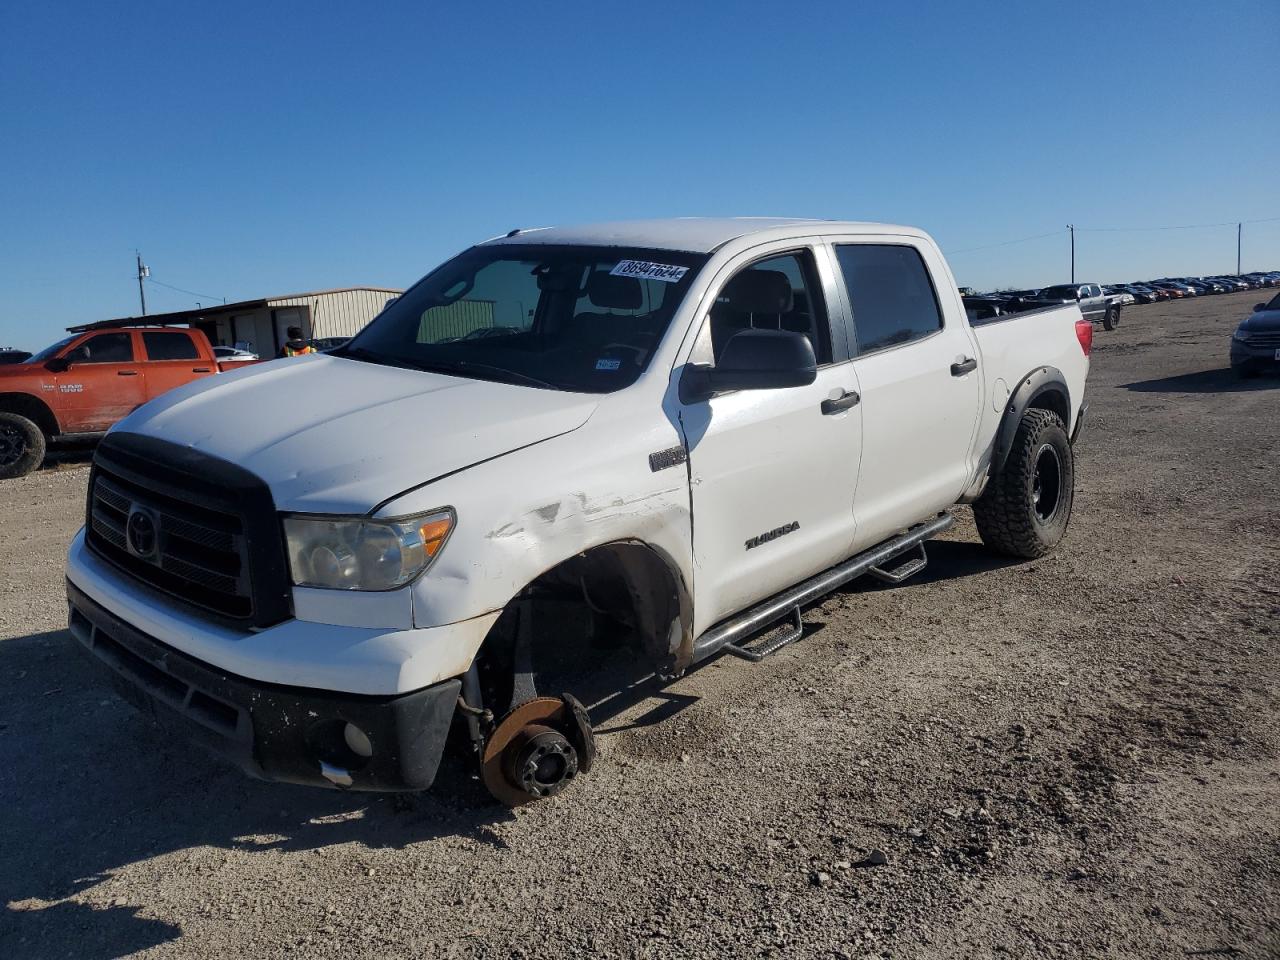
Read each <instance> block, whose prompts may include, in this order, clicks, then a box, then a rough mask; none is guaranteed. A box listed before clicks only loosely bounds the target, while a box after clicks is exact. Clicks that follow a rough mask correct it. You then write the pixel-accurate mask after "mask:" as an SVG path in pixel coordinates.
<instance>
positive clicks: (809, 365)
mask: <svg viewBox="0 0 1280 960" xmlns="http://www.w3.org/2000/svg"><path fill="white" fill-rule="evenodd" d="M817 376H818V362H817V360H816V359H815V358H814V355H813V345H812V344H811V343H810V342H809V338H808V337H806V336H805V335H804V334H802V333H794V332H792V331H790V330H742V331H739V332H738V333H735V334H734V335H733V336H732V337H731V338H730V339H729V342H728V343H726V344H725V345H724V350H723V351H721V354H720V359H719V360H717V361H716V365H715V366H714V367H711V366H707V365H704V364H693V365H690V366H687V367H685V371H684V374H683V376H682V377H681V380H680V398H681V400H683V401H685V402H690V401H694V400H700V399H706V398H707V397H710V396H711V395H713V394H716V393H720V392H721V391H724V390H779V389H783V388H786V387H804V386H808V385H809V384H811V383H813V381H814V380H815V379H817Z"/></svg>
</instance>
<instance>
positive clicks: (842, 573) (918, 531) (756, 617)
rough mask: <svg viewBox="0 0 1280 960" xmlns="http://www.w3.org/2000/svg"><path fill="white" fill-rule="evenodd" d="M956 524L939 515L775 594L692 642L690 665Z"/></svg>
mask: <svg viewBox="0 0 1280 960" xmlns="http://www.w3.org/2000/svg"><path fill="white" fill-rule="evenodd" d="M955 522H956V521H955V517H953V516H951V514H949V513H943V514H939V515H938V516H937V517H934V518H933V519H932V520H928V521H926V522H924V523H919V524H916V525H915V526H914V527H912V528H911V529H909V530H908V531H907V532H906V533H903V534H900V535H899V536H896V537H894V538H893V539H892V540H886V541H885V542H884V543H882V544H880V545H879V546H877V547H872V548H871V549H870V550H866V551H864V552H863V553H860V554H858V555H857V556H853V557H850V558H849V559H848V560H845V561H844V562H843V563H838V564H836V565H835V566H834V567H830V568H829V569H827V570H824V571H823V572H822V573H819V574H816V575H815V576H812V577H810V578H809V579H808V580H805V581H803V582H801V583H798V584H796V585H795V586H794V587H791V588H789V589H787V590H784V591H782V593H778V594H775V595H774V596H772V597H770V598H769V599H768V600H765V601H764V602H763V603H760V604H757V605H756V606H754V607H751V608H750V609H748V610H745V611H744V612H742V613H739V614H737V615H736V616H733V617H730V618H729V619H728V620H723V621H721V622H720V623H717V624H716V625H715V626H714V627H712V628H711V629H710V630H708V631H707V632H706V633H704V634H703V635H702V636H700V637H699V638H698V639H697V640H695V641H694V644H693V662H694V663H700V662H702V661H703V660H705V659H707V657H710V656H711V655H712V654H715V653H718V652H719V651H720V650H722V649H723V648H724V647H725V646H726V645H727V644H730V643H736V642H737V641H739V640H741V639H743V638H744V637H748V636H750V635H751V634H753V633H755V632H756V631H757V630H760V629H762V628H764V627H767V626H769V624H771V623H774V622H776V621H778V620H779V619H781V618H782V617H784V616H787V615H788V614H789V613H790V612H791V609H792V608H793V607H803V606H804V605H805V604H808V603H812V602H813V601H814V600H817V599H818V598H819V597H823V596H826V595H827V594H828V593H830V592H831V591H832V590H835V589H836V588H837V587H842V586H844V585H845V584H846V583H848V582H849V581H850V580H856V579H858V577H861V576H862V575H863V574H865V573H868V572H869V571H870V570H871V568H872V567H883V566H884V564H885V563H887V562H888V561H890V560H892V559H893V558H894V557H896V556H898V555H899V554H903V553H906V552H907V551H908V550H913V549H915V548H916V547H917V546H919V545H920V544H922V543H924V542H925V541H926V540H930V539H932V538H933V537H936V536H937V535H938V534H940V533H942V531H944V530H946V529H947V528H948V527H950V526H951V525H952V524H953V523H955Z"/></svg>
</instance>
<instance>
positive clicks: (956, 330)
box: [67, 219, 1092, 805]
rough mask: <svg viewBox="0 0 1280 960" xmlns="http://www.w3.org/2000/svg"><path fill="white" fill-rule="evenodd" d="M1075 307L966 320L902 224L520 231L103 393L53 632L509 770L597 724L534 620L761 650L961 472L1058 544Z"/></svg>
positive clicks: (243, 719) (381, 765) (235, 691)
mask: <svg viewBox="0 0 1280 960" xmlns="http://www.w3.org/2000/svg"><path fill="white" fill-rule="evenodd" d="M1091 330H1092V328H1091V325H1090V324H1089V323H1088V322H1087V321H1085V320H1084V319H1083V318H1082V316H1081V314H1080V310H1079V307H1078V306H1077V305H1076V304H1074V303H1071V304H1068V305H1064V306H1055V307H1050V308H1046V309H1042V310H1036V311H1032V312H1028V313H1020V314H1006V315H1002V316H999V317H996V318H994V319H993V320H991V321H988V322H985V323H981V324H977V323H970V322H969V321H968V320H967V319H966V315H965V310H964V306H963V303H962V302H961V298H960V294H959V291H958V290H957V288H956V284H955V281H954V279H953V277H952V275H951V271H950V270H949V269H948V267H947V264H946V262H945V261H944V259H943V257H942V255H941V253H940V252H939V250H938V247H937V245H936V244H935V243H934V242H933V240H932V239H931V238H930V237H929V236H928V235H927V234H925V233H923V232H921V231H920V230H916V229H912V228H909V227H897V226H888V225H883V224H871V223H842V222H829V221H810V220H785V219H679V220H659V221H649V222H632V223H613V224H604V225H598V226H585V227H563V228H562V227H556V228H550V229H530V230H514V231H512V232H511V233H510V234H507V235H506V236H503V237H499V238H496V239H493V240H489V241H487V242H485V243H481V244H478V245H477V246H474V247H471V248H470V249H468V250H466V251H465V252H464V253H461V254H459V255H458V256H457V257H455V258H453V259H452V260H449V261H448V262H447V263H445V264H443V265H442V266H440V267H438V268H436V269H435V270H434V271H432V272H431V273H430V274H428V275H427V276H426V277H425V278H424V279H422V280H421V281H419V282H418V284H417V285H416V286H414V287H413V288H412V289H411V290H409V291H408V292H407V293H405V294H404V295H403V296H401V297H400V298H398V299H397V300H395V301H393V302H391V303H389V304H388V305H387V307H386V308H385V310H384V311H383V312H382V313H381V314H380V315H379V316H378V317H377V318H376V319H374V320H373V321H372V322H371V323H370V324H369V326H368V327H366V328H365V329H364V330H363V331H362V332H361V333H359V334H358V335H357V336H355V337H354V338H353V339H352V340H351V341H350V342H349V343H348V344H347V345H346V346H344V347H342V348H340V349H338V350H337V351H334V352H331V353H326V354H319V355H315V356H309V357H305V358H298V359H290V360H279V361H275V362H272V363H267V364H261V365H258V366H253V367H249V368H247V369H244V370H240V371H236V372H233V373H230V374H228V375H225V376H220V377H214V378H210V379H208V380H201V381H198V382H195V383H191V384H188V385H186V386H183V387H180V388H178V389H176V390H173V391H171V392H169V393H166V394H165V395H164V396H162V397H160V398H158V399H157V400H154V401H152V402H151V403H148V404H146V405H145V406H143V407H142V408H140V409H139V410H137V411H136V412H135V413H133V414H132V415H131V416H129V417H128V418H126V419H125V420H123V421H122V422H121V423H119V424H118V425H117V426H116V427H115V429H113V430H112V431H111V432H110V434H109V435H108V436H107V437H106V438H105V440H104V441H103V442H102V444H101V446H100V447H99V448H98V451H97V453H96V455H95V457H94V461H93V467H92V472H91V474H90V480H89V495H88V503H87V515H86V521H85V526H84V529H83V530H82V531H81V532H80V533H79V534H77V536H76V537H75V539H74V541H73V542H72V544H71V547H70V552H69V556H68V561H67V593H68V599H69V602H70V630H71V633H72V635H73V636H74V637H75V639H76V640H77V641H78V642H79V644H80V645H82V646H83V647H84V648H85V649H86V650H87V651H88V653H89V654H90V655H91V656H92V657H94V658H95V659H97V660H99V661H101V663H102V664H104V665H105V666H106V667H107V668H108V672H109V674H110V675H111V676H112V677H113V678H114V680H115V681H116V685H117V687H118V688H119V689H120V690H121V691H122V692H123V693H124V695H125V696H127V697H128V698H129V699H131V700H132V701H133V702H135V703H136V704H138V705H139V706H141V707H143V708H144V709H145V710H147V711H149V712H150V713H152V714H153V715H154V716H155V717H156V719H157V720H158V721H160V722H161V723H162V724H163V725H164V726H165V727H166V729H175V728H176V729H179V730H181V731H183V734H184V735H187V736H190V737H192V738H194V739H196V740H198V741H200V742H202V743H203V744H205V745H207V746H209V747H211V748H213V749H214V750H215V751H216V752H217V753H220V754H222V755H224V756H227V757H229V758H231V759H232V760H233V761H235V762H236V763H237V764H238V765H239V766H241V767H242V768H243V769H244V770H246V771H247V772H249V773H252V774H254V775H256V776H259V777H264V778H268V779H273V780H282V781H290V782H294V783H303V784H316V785H320V786H330V787H349V788H353V789H358V790H422V789H425V788H426V787H428V786H429V785H430V784H431V783H432V781H433V779H434V778H435V776H436V772H437V768H438V765H439V763H440V759H441V755H442V752H443V750H444V746H445V743H446V739H451V742H452V743H456V744H460V745H461V747H462V748H463V749H464V750H466V749H469V750H471V751H473V752H474V754H475V757H476V761H477V763H478V765H479V769H480V773H481V775H482V777H483V780H484V782H485V784H486V786H487V787H488V788H489V789H490V791H492V793H493V794H494V796H495V797H497V798H498V799H499V800H501V801H503V802H505V803H508V804H511V805H516V804H520V803H524V802H528V801H530V800H534V799H536V798H538V797H543V796H548V795H550V794H554V793H557V792H559V791H560V790H561V789H563V788H564V786H565V785H566V784H568V783H569V782H571V781H572V780H573V778H574V777H575V776H577V775H580V774H582V773H584V772H585V771H586V770H588V769H589V768H590V766H591V763H592V760H593V759H594V756H595V746H594V740H593V737H592V730H591V718H590V712H589V710H587V709H584V707H583V705H582V704H581V703H579V702H578V699H576V698H575V697H574V696H573V695H572V691H570V693H569V694H561V692H560V691H559V690H558V689H557V690H553V691H547V693H551V694H553V695H551V696H547V695H545V694H543V693H541V692H540V691H539V689H538V687H539V683H538V679H539V674H540V671H541V668H542V665H544V664H545V663H546V662H548V659H549V658H552V657H554V654H555V650H554V649H549V647H551V648H554V647H556V646H557V645H558V644H560V643H568V642H569V641H570V640H574V641H578V640H582V639H583V637H582V636H581V635H582V634H587V635H588V636H587V637H586V639H587V641H588V642H589V641H590V639H591V636H594V635H596V634H598V635H599V636H601V637H605V636H607V637H608V638H609V641H610V643H617V642H618V638H620V637H621V638H622V639H623V640H624V641H625V642H626V643H627V644H629V645H630V648H631V649H632V650H633V651H634V653H635V654H637V655H639V656H640V657H641V658H644V659H645V660H646V661H647V662H649V663H651V667H650V669H651V672H652V673H653V674H654V675H656V677H658V678H659V680H660V681H661V680H665V679H669V678H674V677H676V676H678V675H680V674H681V673H682V672H683V671H686V670H688V669H689V668H691V667H693V666H694V665H696V664H698V663H699V662H701V661H704V660H706V659H707V658H709V657H713V656H716V655H717V654H722V653H730V654H734V655H736V656H740V657H744V658H746V659H749V660H758V659H760V658H761V657H763V656H765V655H767V654H769V653H772V652H773V651H775V650H777V649H779V648H780V647H782V646H784V645H785V644H787V643H790V642H792V641H794V640H796V639H798V638H799V637H800V634H801V627H802V622H801V617H802V614H803V611H804V609H805V607H806V606H807V605H808V604H811V603H812V602H813V601H814V600H816V599H818V598H819V597H821V596H823V595H824V594H826V593H827V592H829V591H831V590H833V589H835V588H836V587H838V586H840V585H841V584H844V583H847V582H848V581H850V580H853V579H854V578H857V577H860V576H863V575H871V576H875V577H878V578H880V579H882V580H886V581H889V582H895V583H896V582H901V581H903V580H905V579H906V578H908V577H909V576H911V575H912V574H913V573H916V572H918V571H919V570H920V569H921V568H922V567H923V566H924V563H925V559H926V557H925V552H924V550H925V547H924V544H925V542H926V541H927V540H928V539H929V538H931V537H933V536H935V535H936V534H938V533H939V532H941V531H942V530H944V529H946V527H947V526H948V525H949V524H950V523H951V522H952V518H951V515H950V513H949V512H948V511H949V510H950V509H951V508H952V507H953V505H955V504H959V503H971V504H972V505H973V511H974V515H975V517H976V519H977V527H978V531H979V533H980V534H981V536H982V539H983V541H984V542H985V543H986V545H987V546H988V547H990V548H991V549H993V550H996V551H999V552H1002V553H1005V554H1011V555H1014V556H1018V557H1036V556H1040V555H1042V554H1044V553H1045V552H1046V551H1048V550H1051V549H1052V548H1053V547H1054V545H1055V544H1056V543H1057V542H1058V541H1059V539H1060V538H1061V537H1062V536H1063V534H1064V532H1065V530H1066V527H1067V522H1068V520H1069V518H1070V515H1071V506H1072V495H1073V478H1074V469H1073V459H1072V445H1073V442H1074V440H1075V438H1076V435H1077V434H1078V433H1079V431H1080V426H1081V423H1082V420H1083V413H1084V409H1085V407H1084V393H1085V378H1086V374H1087V372H1088V368H1089V349H1090V345H1091V342H1092V341H1091V336H1092V333H1091ZM623 655H629V654H628V653H627V651H626V649H625V648H623V647H619V648H618V656H623ZM584 699H588V698H585V697H584ZM451 731H452V734H453V736H452V738H450V737H449V735H450V733H451Z"/></svg>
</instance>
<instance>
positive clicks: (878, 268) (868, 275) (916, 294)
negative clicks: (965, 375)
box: [836, 243, 942, 354]
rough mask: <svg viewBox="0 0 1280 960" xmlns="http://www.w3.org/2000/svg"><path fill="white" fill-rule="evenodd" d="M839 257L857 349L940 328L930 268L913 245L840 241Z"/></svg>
mask: <svg viewBox="0 0 1280 960" xmlns="http://www.w3.org/2000/svg"><path fill="white" fill-rule="evenodd" d="M836 259H837V260H838V261H839V263H840V272H841V274H842V275H843V277H844V285H845V289H846V290H847V291H848V294H849V305H850V307H851V308H852V310H853V326H854V330H855V331H856V333H857V337H858V344H857V352H858V354H864V353H871V352H872V351H875V350H883V349H884V348H885V347H893V346H897V345H898V344H902V343H910V342H911V341H912V340H919V339H921V338H923V337H927V336H929V335H930V334H932V333H936V332H937V331H938V330H941V329H942V313H941V311H940V310H939V309H938V298H937V296H936V295H935V294H934V291H933V283H932V281H930V279H929V271H928V270H927V269H926V267H925V265H924V261H923V260H921V259H920V254H919V252H918V251H916V249H915V248H914V247H904V246H896V245H889V244H863V243H858V244H839V245H837V246H836Z"/></svg>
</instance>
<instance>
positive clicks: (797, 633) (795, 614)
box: [724, 607, 804, 663]
mask: <svg viewBox="0 0 1280 960" xmlns="http://www.w3.org/2000/svg"><path fill="white" fill-rule="evenodd" d="M787 617H788V619H790V621H791V622H790V623H789V624H787V628H786V629H785V630H783V631H782V632H781V633H776V634H774V635H773V636H772V637H769V638H768V639H766V640H764V641H762V642H760V643H757V644H756V645H755V646H747V645H746V644H745V643H727V644H725V646H724V652H725V653H732V654H733V655H734V656H735V657H741V658H742V659H743V660H750V661H751V662H752V663H759V662H760V661H761V660H763V659H764V658H765V657H767V656H769V654H771V653H777V652H778V651H779V650H781V649H782V648H783V647H785V646H786V645H787V644H789V643H795V642H796V641H797V640H799V639H800V638H801V637H803V636H804V618H802V617H801V616H800V608H799V607H792V608H791V609H790V610H789V611H787ZM778 622H779V623H781V622H782V621H781V620H779V621H778Z"/></svg>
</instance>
